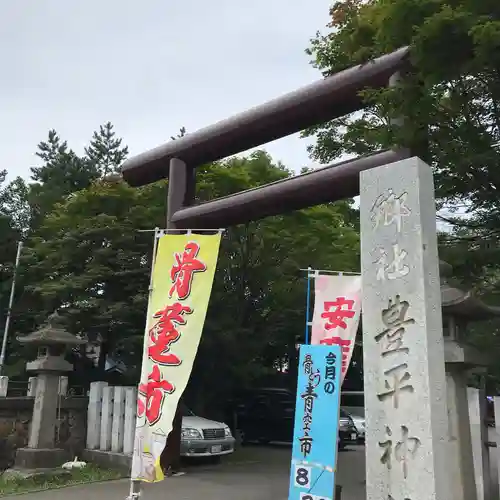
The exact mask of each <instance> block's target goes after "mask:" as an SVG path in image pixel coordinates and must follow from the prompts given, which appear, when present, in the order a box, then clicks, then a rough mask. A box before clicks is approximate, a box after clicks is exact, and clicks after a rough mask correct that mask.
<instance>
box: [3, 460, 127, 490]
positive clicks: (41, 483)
mask: <svg viewBox="0 0 500 500" xmlns="http://www.w3.org/2000/svg"><path fill="white" fill-rule="evenodd" d="M123 477H125V476H124V475H123V474H122V473H120V472H119V471H116V470H111V469H102V468H100V467H97V466H96V465H93V464H88V465H87V466H86V467H83V468H82V469H73V470H70V471H65V472H61V473H57V472H55V473H46V474H37V475H35V476H32V477H28V478H23V477H19V476H5V477H0V496H2V497H3V496H7V495H18V494H20V493H31V492H35V491H44V490H50V489H53V488H63V487H65V486H74V485H77V484H85V483H94V482H98V481H110V480H114V479H122V478H123Z"/></svg>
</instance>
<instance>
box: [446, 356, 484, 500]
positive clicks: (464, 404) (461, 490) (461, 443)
mask: <svg viewBox="0 0 500 500" xmlns="http://www.w3.org/2000/svg"><path fill="white" fill-rule="evenodd" d="M446 388H447V393H448V420H449V441H450V454H449V472H450V477H451V478H453V480H452V481H451V488H452V493H453V498H454V499H456V500H477V492H476V481H475V478H474V474H471V471H472V470H474V462H473V459H472V442H471V433H470V421H469V404H468V400H467V372H466V371H465V370H464V369H463V368H462V367H459V366H453V364H448V365H447V366H446Z"/></svg>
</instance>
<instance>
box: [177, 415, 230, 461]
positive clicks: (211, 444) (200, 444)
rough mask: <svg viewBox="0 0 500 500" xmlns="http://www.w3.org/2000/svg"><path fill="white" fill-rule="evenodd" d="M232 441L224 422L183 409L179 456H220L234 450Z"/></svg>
mask: <svg viewBox="0 0 500 500" xmlns="http://www.w3.org/2000/svg"><path fill="white" fill-rule="evenodd" d="M234 443H235V439H234V437H233V436H232V434H231V430H230V429H229V427H228V426H227V425H226V424H224V423H221V422H215V421H214V420H208V419H206V418H203V417H198V416H196V415H195V414H194V413H193V412H192V411H191V410H189V409H188V408H184V409H183V416H182V434H181V456H183V457H200V458H201V457H214V458H216V457H221V456H223V455H229V454H231V453H233V452H234Z"/></svg>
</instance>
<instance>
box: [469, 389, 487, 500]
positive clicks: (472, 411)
mask: <svg viewBox="0 0 500 500" xmlns="http://www.w3.org/2000/svg"><path fill="white" fill-rule="evenodd" d="M467 392H468V400H469V418H470V430H469V434H470V436H471V439H472V456H473V459H474V469H473V470H474V476H475V479H476V488H477V498H478V500H490V485H491V481H490V457H489V450H488V447H487V445H486V443H487V441H488V438H487V431H488V429H487V428H486V424H485V417H486V411H485V410H486V394H485V393H484V391H483V390H482V389H475V388H473V387H469V388H468V389H467Z"/></svg>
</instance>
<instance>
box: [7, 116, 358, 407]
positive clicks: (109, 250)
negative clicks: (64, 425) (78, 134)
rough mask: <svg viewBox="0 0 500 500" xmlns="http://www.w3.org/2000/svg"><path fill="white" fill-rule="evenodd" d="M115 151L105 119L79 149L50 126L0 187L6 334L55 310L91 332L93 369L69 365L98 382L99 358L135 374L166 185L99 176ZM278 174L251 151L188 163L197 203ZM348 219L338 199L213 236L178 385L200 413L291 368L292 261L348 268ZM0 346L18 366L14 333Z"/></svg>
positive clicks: (297, 311) (296, 288) (353, 239)
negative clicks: (10, 317) (8, 314)
mask: <svg viewBox="0 0 500 500" xmlns="http://www.w3.org/2000/svg"><path fill="white" fill-rule="evenodd" d="M184 134H185V130H184V129H181V131H180V133H179V137H182V136H183V135H184ZM126 154H127V147H126V146H124V145H123V144H122V140H121V139H118V138H116V136H114V131H113V127H112V125H111V124H106V125H104V126H102V127H100V129H99V131H97V132H95V133H94V135H93V137H92V140H91V142H90V143H89V146H88V147H87V148H86V149H85V154H84V155H83V156H82V157H79V156H78V155H77V154H76V153H75V152H74V151H73V150H71V149H70V148H69V146H68V144H67V143H66V142H65V141H63V140H62V139H61V138H60V137H59V136H58V135H57V133H56V132H55V131H51V132H50V133H49V137H48V140H47V141H45V142H42V143H40V144H39V148H38V156H39V158H40V160H41V161H42V164H41V165H40V166H38V167H35V168H34V169H33V177H32V178H33V181H35V182H32V183H25V182H24V181H22V180H21V179H16V180H14V181H13V182H12V183H11V184H10V185H8V186H6V188H5V189H4V191H2V193H3V192H5V195H4V196H3V198H2V202H1V203H0V206H1V207H3V209H4V210H5V212H6V214H7V215H6V220H8V221H9V224H11V225H12V226H13V228H14V229H13V230H14V231H17V232H16V233H15V234H17V235H20V234H23V235H24V237H25V240H26V241H25V243H26V244H25V249H24V252H23V259H22V264H21V273H20V288H19V293H18V299H17V301H16V309H15V321H14V323H13V325H14V330H15V331H14V332H13V334H12V336H11V337H13V336H14V335H18V334H20V333H28V332H29V331H32V330H33V328H34V327H36V326H37V325H39V324H40V323H41V322H42V321H43V320H44V319H45V318H46V316H47V315H48V314H49V313H50V312H51V311H53V310H54V309H55V308H59V310H60V311H61V313H62V314H63V315H64V316H65V318H66V320H67V324H68V328H69V329H70V331H72V332H73V333H75V334H84V335H86V336H87V337H88V338H89V339H90V340H92V341H93V340H97V339H100V340H101V341H102V349H101V359H100V364H99V366H98V368H97V369H92V368H91V367H89V366H87V365H86V371H85V373H84V374H83V375H81V374H79V376H84V377H86V378H87V381H89V380H92V379H102V378H103V369H104V361H105V359H106V357H107V356H112V357H113V358H114V359H117V360H121V361H124V362H125V363H126V365H127V367H128V373H129V375H131V380H132V382H133V381H135V380H136V378H137V376H138V374H139V367H140V362H141V356H142V343H143V338H144V323H145V314H146V304H147V290H148V281H149V274H150V267H151V251H152V237H153V233H152V229H154V227H163V226H164V223H165V211H166V193H167V189H166V187H167V186H166V184H167V182H166V181H162V182H157V183H155V184H153V185H150V186H145V187H142V188H139V189H136V188H131V187H129V186H128V185H127V184H125V183H124V182H123V181H121V180H120V179H119V178H117V177H113V176H109V175H108V174H110V173H113V172H116V171H117V169H118V167H119V164H120V163H121V162H122V161H123V159H124V158H125V156H126ZM291 175H293V173H292V172H290V171H289V170H288V169H287V168H286V167H285V166H284V165H282V164H279V163H274V162H273V161H272V158H271V157H270V156H269V155H267V154H266V153H264V152H262V151H259V152H256V153H253V154H252V155H250V156H248V157H245V158H231V159H228V160H224V161H220V162H215V163H212V164H209V165H205V166H202V167H200V168H199V169H198V170H197V191H196V202H203V201H207V200H210V199H214V198H217V197H220V196H225V195H228V194H232V193H235V192H238V191H241V190H244V189H249V188H253V187H256V186H259V185H262V184H266V183H269V182H273V181H276V180H279V179H284V178H287V177H290V176H291ZM352 215H353V209H352V207H351V203H350V202H347V201H346V202H342V203H338V204H329V205H323V206H319V207H315V208H312V209H309V210H303V211H299V212H295V213H292V214H289V215H285V216H279V217H272V218H268V219H265V220H262V221H258V222H255V223H251V224H246V225H243V226H238V227H233V228H228V230H227V231H225V233H224V236H223V239H222V245H221V251H220V257H219V262H218V268H217V273H216V279H215V283H214V288H213V293H212V296H211V303H210V309H209V314H208V317H207V321H206V325H205V328H204V333H203V337H202V343H201V346H200V350H199V355H198V357H197V360H196V363H195V368H194V372H193V377H192V383H191V384H190V388H189V391H188V397H189V399H190V400H191V401H196V402H197V404H198V406H199V409H200V410H202V411H204V412H207V411H208V412H210V410H211V409H213V408H214V407H217V406H220V405H216V404H215V403H217V402H224V401H226V400H227V398H228V396H229V395H231V393H232V392H233V391H234V390H236V389H237V388H239V387H241V386H248V385H250V384H252V383H253V382H255V381H256V380H258V379H261V378H262V377H266V376H271V377H275V376H276V374H277V373H279V370H280V369H281V371H284V367H285V366H287V364H288V362H289V361H290V360H292V365H293V359H294V357H295V356H296V344H297V341H298V339H300V337H301V336H302V335H303V332H304V321H305V318H304V314H305V311H304V308H305V274H304V273H303V272H302V271H300V269H301V268H307V267H308V266H309V265H312V266H316V267H321V268H324V269H328V268H332V267H334V268H336V269H338V268H340V269H344V270H355V269H356V268H357V267H358V260H359V255H358V233H357V228H356V222H352V221H355V220H356V218H355V217H352ZM16 217H17V218H16ZM18 219H19V220H18ZM17 227H19V230H17V229H16V228H17ZM11 251H12V249H10V250H9V252H11ZM10 271H11V269H9V270H8V272H10ZM8 352H9V358H8V361H9V365H11V367H14V368H16V369H19V368H22V366H23V353H22V352H21V351H20V350H19V348H18V347H17V346H16V344H15V342H11V343H10V345H9V351H8ZM14 371H15V370H14ZM207 372H209V373H210V374H211V376H210V377H206V373H207ZM134 377H135V378H134Z"/></svg>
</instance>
